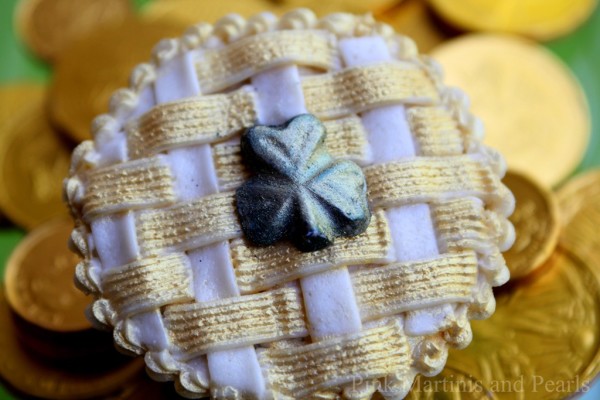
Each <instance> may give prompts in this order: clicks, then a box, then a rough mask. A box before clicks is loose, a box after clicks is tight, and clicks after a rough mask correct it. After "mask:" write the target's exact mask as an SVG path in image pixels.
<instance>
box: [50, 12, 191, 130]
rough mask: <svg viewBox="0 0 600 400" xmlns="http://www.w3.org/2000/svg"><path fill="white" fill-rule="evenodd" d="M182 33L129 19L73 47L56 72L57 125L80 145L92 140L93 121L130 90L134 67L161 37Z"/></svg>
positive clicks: (53, 91) (52, 105)
mask: <svg viewBox="0 0 600 400" xmlns="http://www.w3.org/2000/svg"><path fill="white" fill-rule="evenodd" d="M181 33H182V29H181V27H174V26H173V25H167V24H164V23H158V22H154V23H151V22H141V21H138V20H137V19H128V20H126V21H125V22H123V23H121V24H118V25H115V26H111V27H107V28H101V29H98V30H96V31H95V32H93V33H92V34H90V35H89V36H87V37H85V38H82V39H81V40H79V41H78V42H77V43H74V44H73V45H71V46H69V47H68V48H67V49H65V51H64V53H63V54H62V56H61V57H60V59H59V60H57V63H56V69H55V71H54V81H53V84H52V87H51V90H50V96H51V98H52V102H50V116H51V118H52V120H53V122H55V123H56V124H57V125H58V126H60V127H61V128H62V129H63V130H64V131H65V132H66V133H67V134H69V135H70V136H71V137H72V138H73V139H75V140H76V141H83V140H86V139H90V137H91V133H90V126H91V122H92V119H93V118H94V117H95V116H96V115H99V114H102V113H106V112H108V107H107V104H108V103H109V99H110V96H111V95H112V93H113V92H114V91H115V90H117V89H118V88H120V87H126V86H127V80H128V78H129V75H130V72H131V70H132V69H133V67H135V66H136V65H137V64H139V63H141V62H144V61H146V60H147V59H148V56H149V54H150V52H151V50H152V48H153V47H154V46H155V45H156V44H157V43H158V41H159V40H160V39H163V38H166V37H176V36H179V35H180V34H181Z"/></svg>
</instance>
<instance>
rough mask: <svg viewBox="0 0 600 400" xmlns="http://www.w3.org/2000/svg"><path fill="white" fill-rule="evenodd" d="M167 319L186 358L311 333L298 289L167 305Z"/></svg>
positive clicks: (170, 329) (283, 289)
mask: <svg viewBox="0 0 600 400" xmlns="http://www.w3.org/2000/svg"><path fill="white" fill-rule="evenodd" d="M164 321H165V326H166V328H167V330H168V331H169V334H170V337H171V339H172V341H173V344H174V345H175V346H177V347H178V348H179V350H180V351H181V352H183V353H184V354H185V356H184V357H185V358H188V357H193V356H197V355H200V354H204V353H206V352H208V351H215V350H224V349H230V348H235V347H239V346H245V345H252V344H259V343H265V342H273V341H277V340H283V339H289V338H295V337H304V336H307V335H308V330H307V328H306V321H305V315H304V308H303V304H302V297H301V296H300V290H299V289H298V288H291V287H290V288H282V289H277V290H272V291H268V292H264V293H260V294H255V295H250V296H241V297H232V298H228V299H223V300H217V301H213V302H209V303H190V304H181V305H175V306H172V307H167V308H166V310H165V314H164Z"/></svg>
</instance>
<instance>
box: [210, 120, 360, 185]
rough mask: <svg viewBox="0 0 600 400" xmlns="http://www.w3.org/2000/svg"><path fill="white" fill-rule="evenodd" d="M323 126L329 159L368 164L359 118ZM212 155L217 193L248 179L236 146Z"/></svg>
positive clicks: (228, 145) (215, 150) (225, 146)
mask: <svg viewBox="0 0 600 400" xmlns="http://www.w3.org/2000/svg"><path fill="white" fill-rule="evenodd" d="M324 125H325V130H326V131H327V136H326V138H325V144H326V145H327V148H328V149H329V152H330V153H331V155H333V156H334V157H336V158H347V159H350V160H353V161H355V162H357V163H359V164H366V163H367V162H368V161H369V160H370V151H369V144H368V142H367V138H366V132H365V130H364V127H363V125H362V123H361V121H360V118H358V117H357V116H355V115H352V116H349V117H346V118H341V119H335V120H330V121H325V122H324ZM213 155H214V158H215V166H216V169H217V175H218V177H219V183H220V187H221V189H223V190H229V189H232V188H235V187H237V186H239V185H240V184H241V183H242V182H243V181H244V180H245V179H246V178H247V177H248V176H249V171H248V170H247V169H246V168H245V167H244V163H243V162H242V156H241V153H240V144H239V143H220V144H216V145H215V146H214V147H213Z"/></svg>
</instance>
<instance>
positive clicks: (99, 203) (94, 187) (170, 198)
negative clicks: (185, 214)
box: [83, 157, 175, 219]
mask: <svg viewBox="0 0 600 400" xmlns="http://www.w3.org/2000/svg"><path fill="white" fill-rule="evenodd" d="M88 179H89V181H88V182H87V186H86V193H85V200H84V203H85V206H84V207H83V214H84V215H85V218H88V219H89V218H93V217H98V216H101V215H106V214H113V213H117V212H122V211H127V210H133V209H137V208H149V207H159V206H165V205H169V204H172V203H173V202H174V201H175V191H174V188H173V176H172V175H171V170H170V168H169V166H168V165H167V164H166V162H165V161H164V160H161V159H160V158H158V157H155V158H143V159H140V160H136V161H131V162H124V163H120V164H115V165H111V166H109V167H104V168H98V169H97V170H95V171H93V172H90V174H89V175H88Z"/></svg>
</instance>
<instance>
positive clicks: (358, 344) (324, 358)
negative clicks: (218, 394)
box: [259, 320, 411, 398]
mask: <svg viewBox="0 0 600 400" xmlns="http://www.w3.org/2000/svg"><path fill="white" fill-rule="evenodd" d="M259 357H260V360H261V365H263V366H264V368H265V371H266V376H267V379H268V380H269V382H270V384H271V387H272V389H273V391H274V392H275V393H281V394H283V395H286V396H291V397H293V398H304V397H306V396H309V395H310V394H311V393H314V392H315V391H317V390H319V389H327V388H330V387H332V386H338V385H343V384H347V383H351V382H353V380H355V381H358V380H360V379H363V380H364V379H374V378H379V377H384V376H387V375H395V376H396V377H398V378H400V377H401V376H402V375H403V374H404V373H406V372H407V370H408V367H409V365H410V362H411V359H410V357H411V356H410V352H409V346H408V343H407V340H406V337H405V336H404V334H403V332H402V328H401V327H400V325H399V323H398V321H396V320H393V321H390V322H388V323H387V324H386V325H384V326H380V327H375V328H370V329H365V330H363V331H362V332H360V333H358V334H352V335H348V336H345V337H336V338H332V339H325V340H322V341H320V342H316V343H312V344H309V345H304V346H298V347H288V348H272V349H267V350H264V351H263V352H261V353H259Z"/></svg>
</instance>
